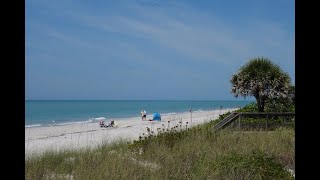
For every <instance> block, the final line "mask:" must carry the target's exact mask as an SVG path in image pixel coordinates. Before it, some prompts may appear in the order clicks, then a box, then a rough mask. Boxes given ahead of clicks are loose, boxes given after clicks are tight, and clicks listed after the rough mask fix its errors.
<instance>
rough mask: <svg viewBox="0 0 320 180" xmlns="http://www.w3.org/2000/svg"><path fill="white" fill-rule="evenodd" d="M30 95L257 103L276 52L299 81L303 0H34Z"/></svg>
mask: <svg viewBox="0 0 320 180" xmlns="http://www.w3.org/2000/svg"><path fill="white" fill-rule="evenodd" d="M25 8H26V14H25V54H26V57H25V70H26V74H25V84H26V86H25V97H26V99H27V100H251V98H246V99H244V98H243V97H238V98H235V97H234V95H233V94H232V93H231V83H230V78H231V76H232V74H234V73H236V72H237V71H238V70H239V69H240V67H241V66H243V65H245V64H246V63H247V62H248V61H249V60H250V59H252V58H256V57H265V58H269V59H270V60H271V61H272V62H273V63H275V64H277V65H279V66H280V68H281V69H282V70H283V71H284V72H287V73H288V74H289V75H290V77H291V81H292V83H293V84H294V83H295V12H294V9H295V2H294V0H241V1H234V0H215V1H211V0H208V1H205V0H202V1H194V0H109V1H105V0H96V1H84V0H55V1H52V0H27V1H26V2H25Z"/></svg>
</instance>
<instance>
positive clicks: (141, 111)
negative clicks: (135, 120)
mask: <svg viewBox="0 0 320 180" xmlns="http://www.w3.org/2000/svg"><path fill="white" fill-rule="evenodd" d="M140 113H141V119H142V120H143V109H142V110H141V112H140Z"/></svg>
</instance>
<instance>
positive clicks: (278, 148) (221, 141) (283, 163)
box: [25, 116, 295, 179]
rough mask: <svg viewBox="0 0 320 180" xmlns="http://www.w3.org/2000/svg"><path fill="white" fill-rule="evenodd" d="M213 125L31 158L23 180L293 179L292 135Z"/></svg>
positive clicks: (282, 130) (288, 130)
mask: <svg viewBox="0 0 320 180" xmlns="http://www.w3.org/2000/svg"><path fill="white" fill-rule="evenodd" d="M220 118H223V116H221V117H220ZM215 123H216V121H212V122H209V123H207V124H202V125H198V126H196V127H193V128H190V129H187V130H183V129H179V128H176V129H170V130H167V129H164V130H163V131H162V132H160V133H158V134H157V135H153V134H152V133H150V134H147V135H145V136H144V137H141V138H140V139H139V140H137V141H134V142H130V143H129V142H126V141H124V140H122V141H118V142H114V143H112V144H104V145H100V146H99V147H97V148H94V149H89V148H88V149H76V150H68V149H65V150H60V151H59V152H56V151H47V152H46V153H43V154H41V155H40V154H39V155H37V154H34V155H31V156H29V157H28V158H26V160H25V179H294V177H293V176H292V175H291V174H290V173H289V172H288V171H287V169H292V170H294V169H295V132H294V129H292V128H278V129H276V130H274V131H231V130H227V129H226V130H221V131H218V132H213V131H212V127H213V125H214V124H215Z"/></svg>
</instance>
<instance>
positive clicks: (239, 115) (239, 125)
mask: <svg viewBox="0 0 320 180" xmlns="http://www.w3.org/2000/svg"><path fill="white" fill-rule="evenodd" d="M239 129H240V130H241V113H240V114H239Z"/></svg>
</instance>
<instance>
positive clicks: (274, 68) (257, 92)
mask: <svg viewBox="0 0 320 180" xmlns="http://www.w3.org/2000/svg"><path fill="white" fill-rule="evenodd" d="M230 82H231V84H232V88H231V92H232V93H233V94H234V95H235V97H238V96H243V97H247V96H254V97H255V98H256V101H257V106H258V110H259V112H264V106H265V102H266V100H267V99H278V98H288V96H289V90H290V87H292V86H291V79H290V76H289V75H288V74H287V73H285V72H283V71H282V70H281V69H280V67H279V66H278V65H275V64H273V63H272V62H271V60H269V59H267V58H263V57H258V58H253V59H251V60H249V62H248V63H247V64H246V65H244V66H242V67H241V68H240V70H239V72H238V73H236V74H233V75H232V76H231V80H230Z"/></svg>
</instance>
